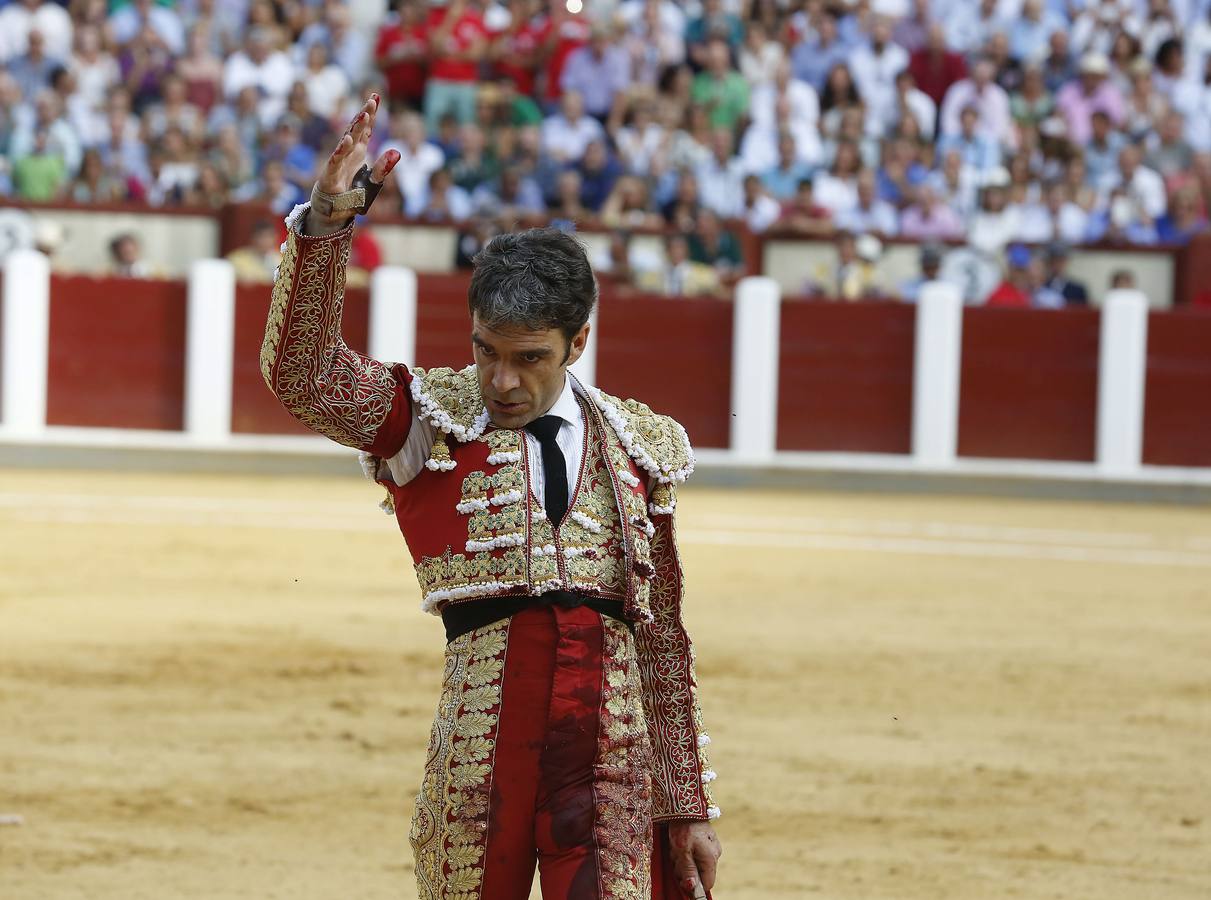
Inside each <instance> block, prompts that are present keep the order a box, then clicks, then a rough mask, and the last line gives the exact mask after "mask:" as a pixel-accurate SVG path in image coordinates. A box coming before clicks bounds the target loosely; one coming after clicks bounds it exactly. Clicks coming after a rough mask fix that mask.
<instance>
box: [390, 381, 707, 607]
mask: <svg viewBox="0 0 1211 900" xmlns="http://www.w3.org/2000/svg"><path fill="white" fill-rule="evenodd" d="M574 387H575V389H576V393H577V398H578V400H579V401H580V403H581V409H582V411H583V412H584V414H585V420H586V428H585V446H584V453H583V462H582V464H581V470H580V473H579V476H578V478H577V482H576V485H574V486H573V491H572V494H571V499H570V501H569V509H568V515H567V516H566V517H565V518H564V520H563V522H562V523H561V524H560V525H559V527H558V528H555V527H553V526H552V524H551V523H550V522H549V521H548V519H547V516H546V512H545V511H544V510H543V508H542V504H541V503H540V501H539V500H538V498H537V497H536V496H535V494H534V491H533V490H532V489H531V486H530V480H529V465H528V458H527V455H528V453H529V450H528V449H527V446H526V442H525V440H524V437H523V434H522V432H520V431H513V430H508V429H498V428H494V427H493V426H491V425H490V423H489V421H488V416H487V411H486V410H485V409H484V406H483V401H482V399H481V397H480V393H479V382H478V380H477V378H476V374H475V368H474V367H473V366H470V367H468V368H466V369H463V370H462V371H454V370H452V369H447V368H441V369H432V370H429V371H426V370H424V369H419V368H418V369H413V370H412V372H411V384H410V389H411V392H412V402H413V409H414V412H415V414H416V415H417V416H418V417H419V418H422V419H424V420H427V421H428V422H429V423H430V424H432V425H433V426H434V427H435V428H437V429H438V436H437V441H436V442H435V444H434V447H433V451H432V454H431V458H430V459H429V461H428V462H427V463H426V466H425V469H424V470H423V471H422V472H421V473H420V474H419V475H417V476H416V477H415V478H413V479H412V480H411V481H409V482H408V483H407V484H404V485H395V484H392V483H389V482H385V484H386V486H387V488H388V490H389V491H390V494H391V500H392V505H393V506H394V510H395V516H396V519H397V520H398V522H399V526H400V531H401V532H403V535H404V539H405V540H406V541H407V543H408V549H409V551H410V552H411V554H412V561H413V564H414V565H415V567H416V576H417V580H418V581H419V582H420V587H421V595H422V608H423V609H425V610H426V611H428V612H433V613H439V612H440V611H441V608H442V607H443V606H445V605H446V604H449V603H465V602H470V601H474V600H475V599H478V598H483V597H498V596H507V595H513V594H540V593H543V592H544V591H549V590H569V591H576V592H578V593H583V594H590V595H594V596H599V597H605V598H610V599H617V600H621V601H622V602H623V604H624V610H625V613H626V616H627V617H628V618H629V619H632V620H633V621H641V622H650V621H651V620H652V611H651V605H650V602H649V594H650V582H651V579H652V577H653V575H654V574H655V568H654V567H653V564H652V552H651V544H650V542H651V539H652V536H653V534H654V532H655V525H654V524H653V521H652V518H653V517H654V516H661V515H663V516H668V515H670V514H671V513H672V511H673V508H674V505H675V500H674V499H673V490H674V486H675V485H676V484H678V483H679V482H681V481H684V480H685V478H686V477H687V476H688V475H689V473H690V472H691V471H693V455H692V451H691V449H690V445H689V441H688V439H687V438H686V436H685V431H684V429H682V428H681V426H680V425H678V424H677V423H676V422H674V421H673V420H672V419H670V418H668V417H667V416H658V415H656V414H654V413H653V412H652V411H651V410H650V409H649V408H648V407H647V406H645V405H644V404H642V403H636V402H635V401H630V400H628V401H622V400H618V399H617V398H614V397H610V396H609V395H607V394H604V393H602V392H601V391H598V390H596V389H595V388H586V387H584V386H583V385H581V384H580V383H579V382H574ZM649 483H651V484H652V485H653V487H652V488H651V497H649Z"/></svg>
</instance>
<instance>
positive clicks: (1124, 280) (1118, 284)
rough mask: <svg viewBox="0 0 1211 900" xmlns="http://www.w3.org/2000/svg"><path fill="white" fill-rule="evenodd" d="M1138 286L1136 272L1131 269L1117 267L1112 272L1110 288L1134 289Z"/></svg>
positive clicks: (1117, 289)
mask: <svg viewBox="0 0 1211 900" xmlns="http://www.w3.org/2000/svg"><path fill="white" fill-rule="evenodd" d="M1136 287H1137V285H1136V281H1135V273H1134V272H1132V271H1131V270H1130V269H1115V270H1114V271H1113V272H1111V273H1110V290H1112V291H1134V290H1135V289H1136Z"/></svg>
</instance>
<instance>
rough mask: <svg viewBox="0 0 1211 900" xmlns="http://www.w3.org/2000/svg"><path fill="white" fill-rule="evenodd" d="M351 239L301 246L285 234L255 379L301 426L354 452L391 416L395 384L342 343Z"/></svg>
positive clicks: (341, 235)
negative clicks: (258, 378)
mask: <svg viewBox="0 0 1211 900" xmlns="http://www.w3.org/2000/svg"><path fill="white" fill-rule="evenodd" d="M352 233H353V231H352V227H350V229H349V230H348V231H347V232H338V233H337V234H336V235H333V236H332V237H331V238H324V239H314V240H302V239H300V238H299V236H298V235H297V234H296V232H295V230H294V228H293V227H291V228H290V229H288V235H287V237H286V251H285V253H284V254H283V256H282V263H281V265H280V267H279V269H278V275H277V279H276V280H275V281H274V285H273V296H272V299H271V301H270V304H269V316H268V320H267V321H266V325H265V340H264V342H263V343H262V345H261V374H262V375H263V376H264V378H265V383H266V384H267V385H268V386H269V389H270V390H271V391H273V393H274V394H275V395H276V396H277V398H278V399H279V400H280V401H281V402H282V405H284V406H285V407H286V409H287V410H289V411H290V413H291V414H292V415H293V416H294V417H295V418H297V419H298V420H299V421H300V422H302V423H303V424H304V425H306V426H307V427H308V428H310V429H312V430H313V431H317V432H319V433H320V434H322V435H324V436H326V437H329V438H331V439H332V440H334V441H337V442H338V443H341V444H346V445H348V446H350V447H359V448H361V447H367V446H369V445H370V444H371V443H372V442H373V441H374V437H375V435H376V434H377V433H378V430H379V428H380V427H381V426H382V424H383V422H384V421H385V420H386V418H387V415H388V413H390V411H391V404H392V402H393V400H394V397H395V388H396V382H395V376H394V374H393V373H392V372H391V369H390V368H389V367H387V366H385V365H383V364H382V363H380V362H378V361H376V360H373V359H369V358H368V357H365V356H362V355H360V354H358V353H355V352H354V351H353V350H351V349H349V347H348V346H346V344H345V342H344V340H343V339H342V338H341V315H342V313H343V310H344V300H345V297H344V294H345V266H346V264H347V263H348V260H349V247H350V236H351V235H352ZM300 245H301V246H300ZM296 274H297V284H296Z"/></svg>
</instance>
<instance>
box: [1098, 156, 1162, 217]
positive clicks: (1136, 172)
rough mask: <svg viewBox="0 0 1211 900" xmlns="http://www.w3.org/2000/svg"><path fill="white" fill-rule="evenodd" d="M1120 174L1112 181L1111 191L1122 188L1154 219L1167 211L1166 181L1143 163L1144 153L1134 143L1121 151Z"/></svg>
mask: <svg viewBox="0 0 1211 900" xmlns="http://www.w3.org/2000/svg"><path fill="white" fill-rule="evenodd" d="M1118 169H1119V170H1118V176H1117V177H1115V178H1114V179H1113V180H1111V181H1110V189H1111V192H1112V193H1113V191H1114V190H1115V189H1116V188H1121V189H1122V190H1123V192H1124V193H1125V195H1126V196H1127V197H1128V198H1129V199H1130V200H1131V201H1132V202H1134V203H1135V204H1136V206H1137V207H1138V208H1139V209H1140V210H1142V211H1143V212H1144V214H1145V215H1146V216H1147V217H1148V218H1149V219H1152V220H1155V219H1157V218H1159V217H1160V216H1161V215H1163V214H1164V212H1165V199H1166V198H1165V182H1164V179H1162V178H1161V176H1160V175H1159V174H1157V173H1156V172H1154V171H1153V170H1152V169H1149V168H1148V167H1147V166H1145V165H1143V153H1142V151H1141V150H1140V148H1139V147H1137V146H1135V145H1134V144H1127V145H1126V146H1125V147H1123V149H1122V150H1120V151H1119V155H1118Z"/></svg>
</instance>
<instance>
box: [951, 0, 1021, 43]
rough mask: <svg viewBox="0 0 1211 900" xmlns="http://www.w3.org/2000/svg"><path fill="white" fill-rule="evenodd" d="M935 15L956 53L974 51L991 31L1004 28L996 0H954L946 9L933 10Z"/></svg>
mask: <svg viewBox="0 0 1211 900" xmlns="http://www.w3.org/2000/svg"><path fill="white" fill-rule="evenodd" d="M935 17H936V18H937V19H938V20H939V21H941V22H943V23H944V24H945V26H946V43H947V45H948V46H949V47H950V49H951V50H955V51H957V52H959V53H975V52H976V51H977V50H979V49H980V48H981V47H983V46H984V45H985V44H986V43H988V38H989V37H990V36H991V35H992V34H993V32H996V31H1001V30H1003V29H1004V28H1005V21H1006V20H1005V19H1004V18H1003V16H1002V15H1001V12H1000V10H999V9H998V8H997V0H980V2H979V5H976V4H975V3H974V2H972V0H957V2H954V3H951V4H949V6H948V8H947V9H946V10H945V12H938V11H935Z"/></svg>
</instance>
